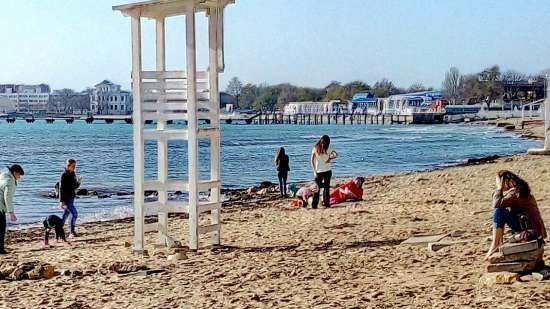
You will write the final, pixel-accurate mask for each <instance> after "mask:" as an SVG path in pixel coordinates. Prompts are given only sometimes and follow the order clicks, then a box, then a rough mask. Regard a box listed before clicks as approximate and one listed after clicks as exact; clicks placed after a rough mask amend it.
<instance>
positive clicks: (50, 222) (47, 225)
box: [44, 215, 67, 247]
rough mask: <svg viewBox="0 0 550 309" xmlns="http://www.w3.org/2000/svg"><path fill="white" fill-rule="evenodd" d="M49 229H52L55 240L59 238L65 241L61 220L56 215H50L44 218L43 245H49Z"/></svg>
mask: <svg viewBox="0 0 550 309" xmlns="http://www.w3.org/2000/svg"><path fill="white" fill-rule="evenodd" d="M51 229H54V231H55V239H56V241H59V239H61V240H62V241H64V242H66V241H67V240H66V239H65V230H64V229H63V220H61V218H59V217H58V216H56V215H51V216H48V217H47V218H46V219H45V220H44V247H48V246H49V245H50V243H49V235H50V231H51Z"/></svg>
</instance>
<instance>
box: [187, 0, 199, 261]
mask: <svg viewBox="0 0 550 309" xmlns="http://www.w3.org/2000/svg"><path fill="white" fill-rule="evenodd" d="M187 5H188V7H187V12H186V13H185V23H186V36H185V39H186V47H187V114H188V124H187V131H188V133H187V134H188V144H187V152H188V176H189V249H191V250H197V249H198V247H199V239H198V238H199V235H198V234H199V233H198V232H199V230H198V227H199V214H198V203H199V186H198V183H199V174H198V170H199V158H198V155H199V141H198V136H197V133H198V119H197V76H196V75H197V59H196V55H195V52H196V49H195V4H194V2H188V3H187Z"/></svg>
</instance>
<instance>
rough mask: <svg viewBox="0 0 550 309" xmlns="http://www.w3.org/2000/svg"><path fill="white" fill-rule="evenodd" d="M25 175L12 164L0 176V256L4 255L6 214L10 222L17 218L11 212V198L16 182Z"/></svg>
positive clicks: (20, 168) (21, 169)
mask: <svg viewBox="0 0 550 309" xmlns="http://www.w3.org/2000/svg"><path fill="white" fill-rule="evenodd" d="M23 175H25V172H24V171H23V168H22V167H21V166H20V165H18V164H14V165H12V166H10V167H8V170H7V171H5V172H2V173H1V174H0V254H6V253H7V252H6V250H5V248H4V239H5V237H6V227H7V224H6V213H8V214H9V215H10V220H11V221H12V222H15V221H17V216H16V215H15V212H14V210H13V196H14V195H15V188H16V187H17V181H18V180H19V179H20V178H21V176H23Z"/></svg>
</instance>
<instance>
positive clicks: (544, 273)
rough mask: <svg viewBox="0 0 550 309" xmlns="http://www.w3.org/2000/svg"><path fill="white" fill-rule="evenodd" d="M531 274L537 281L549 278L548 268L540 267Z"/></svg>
mask: <svg viewBox="0 0 550 309" xmlns="http://www.w3.org/2000/svg"><path fill="white" fill-rule="evenodd" d="M531 276H533V279H535V280H537V281H542V280H548V279H550V269H548V268H544V269H541V270H540V271H537V272H533V273H531Z"/></svg>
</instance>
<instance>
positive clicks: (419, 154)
mask: <svg viewBox="0 0 550 309" xmlns="http://www.w3.org/2000/svg"><path fill="white" fill-rule="evenodd" d="M221 131H222V141H221V144H222V150H221V151H222V154H221V158H222V159H221V173H222V186H223V187H225V188H242V187H248V186H253V185H257V184H259V183H260V182H262V181H272V182H277V172H276V168H275V166H274V164H273V157H274V155H275V152H276V151H277V149H278V148H279V147H285V149H286V152H287V154H288V155H289V157H290V169H291V171H290V173H289V182H298V181H307V180H311V179H312V178H313V173H312V171H311V167H310V163H309V159H310V154H311V149H312V146H313V144H314V143H315V142H316V141H317V140H318V139H319V137H320V136H321V135H323V134H327V135H329V136H330V137H331V147H333V148H334V149H335V150H336V151H337V152H338V154H339V158H338V159H337V160H336V161H334V163H333V166H332V168H333V175H334V177H349V176H354V175H363V176H365V175H372V174H380V173H391V172H403V171H415V170H425V169H431V168H436V167H443V166H448V165H452V164H456V163H458V162H461V161H464V160H466V159H469V158H479V157H484V156H489V155H511V154H517V153H524V152H525V151H526V150H527V149H528V148H530V147H540V146H541V144H542V142H540V141H535V140H529V139H523V138H520V137H518V136H517V135H514V134H511V133H507V132H504V131H502V130H501V129H497V128H494V127H480V126H467V125H457V124H452V125H365V124H354V125H350V124H348V125H342V124H339V125H337V124H332V125H309V126H308V125H281V124H279V125H238V124H232V125H222V130H221ZM0 133H1V136H2V138H1V142H0V164H1V166H5V165H9V164H12V163H18V164H21V165H22V166H23V168H24V170H25V176H24V177H23V179H22V180H21V181H20V182H19V184H18V187H17V191H16V196H15V208H16V213H17V215H18V218H19V220H18V223H17V224H19V225H28V224H35V223H37V222H40V221H41V220H43V218H44V217H45V216H46V215H48V214H58V215H61V211H60V210H59V209H57V204H58V203H57V201H56V200H55V199H51V198H46V197H43V195H41V193H44V192H47V191H51V190H52V189H53V188H54V186H55V183H56V182H57V181H58V180H59V177H60V175H61V172H62V170H63V165H64V161H65V160H66V159H68V158H74V159H76V160H77V162H78V166H77V174H78V175H81V176H83V179H84V180H83V183H82V187H84V188H91V189H99V190H104V189H108V190H109V191H116V192H126V193H128V192H132V191H133V188H132V186H133V182H132V181H133V180H132V177H133V144H132V143H133V140H132V125H129V124H126V123H121V122H119V123H116V122H115V123H113V124H105V123H99V122H95V123H93V124H86V123H84V122H83V121H76V122H74V123H72V124H67V123H65V122H61V121H56V122H54V123H52V124H47V123H45V122H44V121H36V122H34V123H26V122H24V121H21V120H18V121H17V122H16V123H13V124H8V123H5V122H1V123H0ZM199 145H200V174H201V178H202V179H207V178H208V176H209V171H210V165H209V162H208V159H209V151H208V150H209V147H208V146H209V145H208V141H201V142H200V144H199ZM168 148H169V149H168V153H169V178H181V177H185V176H186V173H187V152H186V145H185V143H184V142H183V141H170V143H169V145H168ZM145 173H146V177H147V178H148V179H154V178H155V177H156V173H157V145H156V143H154V142H151V141H150V142H147V143H146V145H145ZM488 177H491V176H490V175H488ZM76 207H77V209H78V211H79V216H80V218H81V219H79V220H82V221H90V220H101V219H110V218H117V217H127V216H132V197H131V195H123V196H117V195H112V196H111V197H109V198H103V199H100V198H98V197H97V196H86V197H81V198H78V199H77V200H76Z"/></svg>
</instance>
